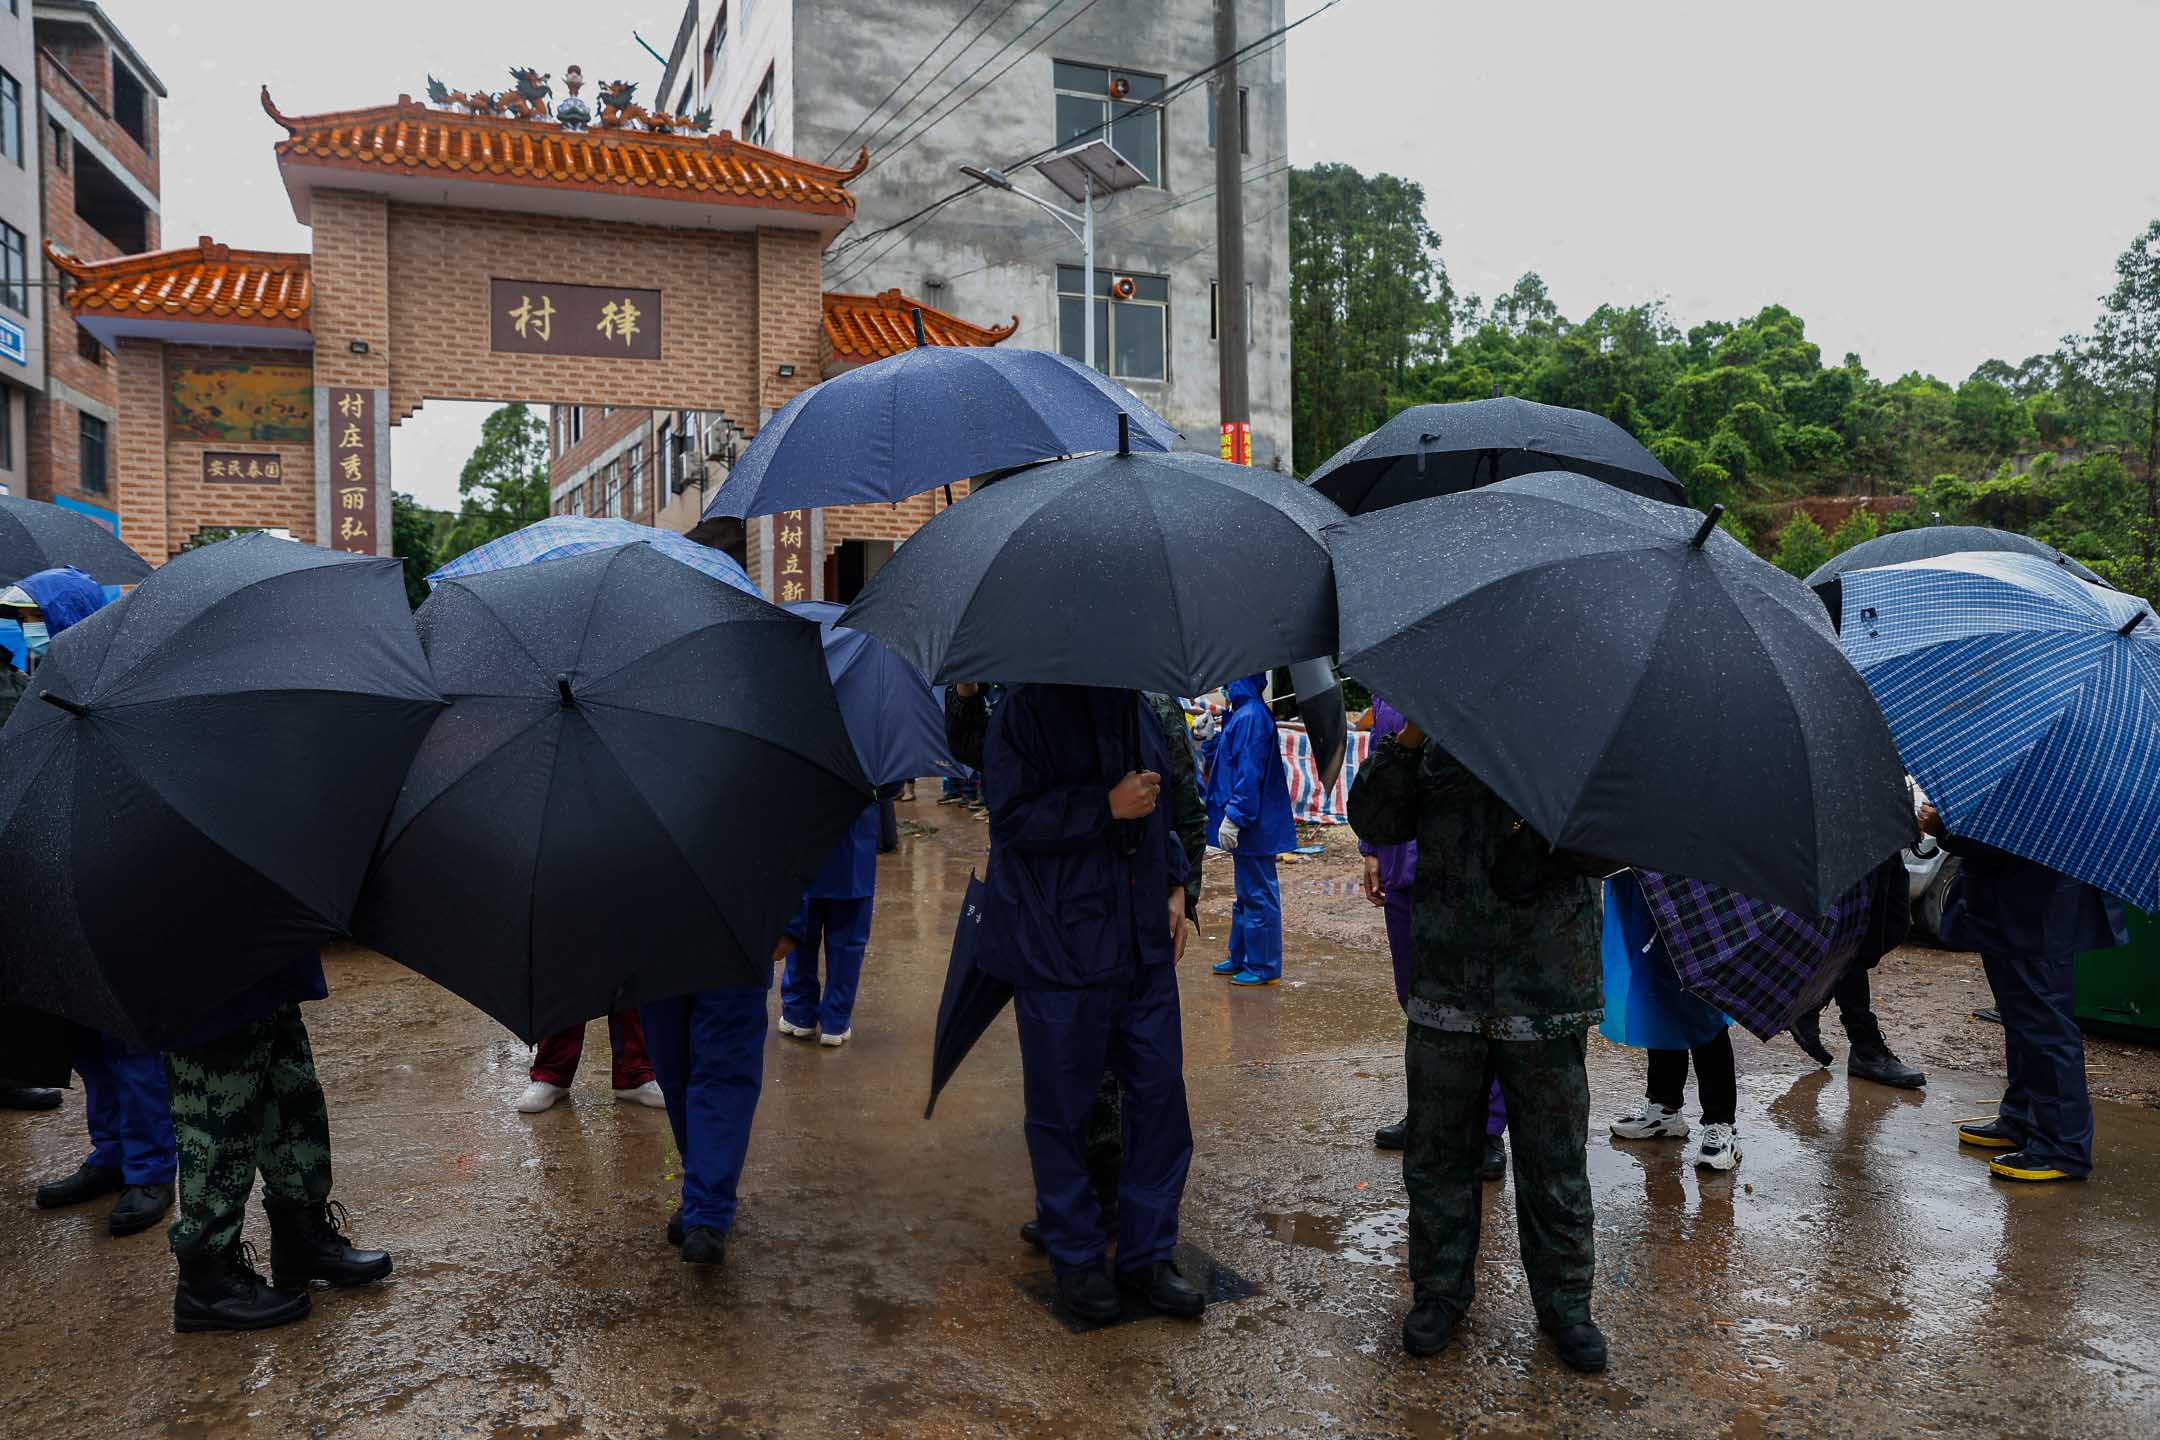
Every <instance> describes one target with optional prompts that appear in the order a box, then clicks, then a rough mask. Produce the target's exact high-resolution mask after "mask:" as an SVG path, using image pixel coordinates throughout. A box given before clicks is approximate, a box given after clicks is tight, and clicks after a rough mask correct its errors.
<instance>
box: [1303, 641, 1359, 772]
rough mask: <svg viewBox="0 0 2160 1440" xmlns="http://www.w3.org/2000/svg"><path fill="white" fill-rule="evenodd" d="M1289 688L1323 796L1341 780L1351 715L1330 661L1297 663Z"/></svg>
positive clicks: (1340, 683) (1348, 746) (1347, 752)
mask: <svg viewBox="0 0 2160 1440" xmlns="http://www.w3.org/2000/svg"><path fill="white" fill-rule="evenodd" d="M1290 687H1291V689H1292V691H1294V692H1295V693H1296V695H1297V712H1298V719H1299V720H1301V721H1303V722H1304V725H1305V738H1306V740H1307V741H1308V742H1310V743H1311V745H1312V754H1313V768H1314V770H1315V771H1316V772H1317V773H1318V775H1319V779H1320V793H1321V794H1323V795H1325V794H1326V793H1327V792H1328V791H1330V790H1332V789H1334V788H1335V782H1336V781H1337V780H1338V779H1340V778H1342V767H1343V760H1344V758H1345V757H1346V756H1347V755H1348V754H1349V751H1350V712H1349V708H1348V707H1347V706H1346V705H1345V703H1344V701H1343V688H1342V681H1341V680H1339V679H1337V678H1336V676H1335V666H1334V665H1333V663H1331V662H1330V661H1327V660H1300V661H1298V662H1297V663H1296V664H1295V665H1292V666H1291V667H1290Z"/></svg>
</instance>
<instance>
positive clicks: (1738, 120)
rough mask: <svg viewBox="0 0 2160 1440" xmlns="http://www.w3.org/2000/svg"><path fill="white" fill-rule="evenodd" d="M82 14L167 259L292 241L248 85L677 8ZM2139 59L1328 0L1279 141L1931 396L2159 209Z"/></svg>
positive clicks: (2062, 34) (1956, 15)
mask: <svg viewBox="0 0 2160 1440" xmlns="http://www.w3.org/2000/svg"><path fill="white" fill-rule="evenodd" d="M102 3H103V4H104V5H105V8H106V10H107V12H108V13H110V14H111V15H112V17H113V19H114V21H115V22H116V23H117V24H118V25H119V26H120V27H121V28H122V30H124V31H125V32H126V33H127V34H128V36H129V37H130V38H131V39H132V40H133V41H134V43H135V45H136V48H137V49H138V50H139V51H140V52H141V53H142V55H143V57H144V58H145V59H146V60H147V61H148V62H149V64H150V65H151V67H152V68H153V69H155V70H156V71H157V72H158V74H159V76H160V77H161V78H162V79H163V80H164V81H165V84H166V87H167V89H168V90H170V91H171V92H172V93H171V96H170V98H169V99H167V100H166V101H165V102H164V107H163V111H162V116H163V121H164V185H163V198H164V234H165V238H166V243H167V244H184V243H187V242H189V241H191V240H192V239H193V238H194V237H195V236H196V235H198V234H202V233H205V232H207V233H211V234H214V235H215V236H216V237H217V238H218V239H220V240H223V241H225V242H227V243H228V244H233V245H243V246H254V247H261V248H273V249H275V248H287V247H289V248H292V249H305V248H307V244H308V237H307V232H306V230H305V229H304V228H303V227H301V226H300V225H299V224H298V223H297V222H296V221H294V219H293V218H292V207H291V205H290V204H289V203H288V201H287V199H286V196H285V192H284V188H283V186H282V185H281V184H280V183H279V181H278V175H277V166H276V164H275V162H274V161H273V160H272V158H271V154H270V147H271V145H272V144H273V143H274V142H275V141H276V140H277V138H278V136H279V133H280V132H279V131H278V130H277V127H276V126H274V125H273V124H271V122H270V121H269V119H268V118H267V117H266V116H264V114H263V113H262V110H261V108H260V107H259V105H258V104H257V102H256V89H257V87H258V86H259V85H260V84H262V83H263V82H265V81H267V82H268V83H269V85H270V89H271V93H272V94H273V96H275V97H276V99H277V101H278V103H279V105H280V107H281V108H283V109H284V110H286V111H287V112H288V113H296V114H297V113H313V112H319V111H323V110H335V109H342V108H346V107H350V106H359V105H373V104H381V103H384V102H386V101H389V100H391V99H394V98H395V97H396V96H397V94H398V93H399V92H400V91H405V92H408V93H410V94H414V95H420V94H423V93H424V92H425V86H426V77H427V75H428V73H429V72H430V71H432V72H433V73H435V74H436V75H439V76H440V77H441V78H442V79H443V80H445V81H446V82H448V83H450V84H451V85H453V86H455V87H457V88H463V89H470V88H473V87H474V86H476V85H486V86H488V87H490V88H501V87H502V86H504V85H506V84H507V83H508V81H507V76H506V74H505V72H506V70H507V69H508V67H509V66H511V65H512V64H532V65H538V66H539V67H540V68H542V69H544V70H548V71H551V72H553V73H557V74H560V73H561V72H562V71H563V69H565V68H566V67H567V66H568V65H569V64H570V63H572V62H573V61H575V62H577V63H580V64H582V65H583V66H584V68H585V73H586V74H587V75H589V76H595V77H609V76H614V75H621V76H624V77H626V78H630V79H634V80H637V81H639V82H640V85H641V87H642V88H644V89H645V90H647V91H648V92H649V91H650V89H651V87H652V86H653V84H654V83H655V82H656V81H657V79H658V75H659V66H658V64H657V63H656V62H654V61H653V60H652V59H651V58H650V57H649V56H647V55H646V54H645V53H644V52H643V51H642V50H640V49H639V48H638V47H637V45H636V44H635V43H634V42H633V41H632V39H631V37H630V33H629V32H630V29H631V27H633V26H634V27H636V28H638V29H639V30H640V31H641V33H643V34H644V36H645V38H646V39H647V40H649V41H650V42H651V43H652V44H653V45H654V46H656V47H657V48H659V49H661V50H663V51H664V50H666V48H667V47H668V44H669V42H670V41H671V40H672V39H673V36H674V25H675V22H676V20H677V19H678V18H679V17H680V15H681V13H682V12H681V7H680V5H679V4H678V3H675V0H630V3H628V4H612V5H594V4H589V3H571V0H372V3H371V4H370V5H369V6H367V7H366V9H367V16H366V20H365V22H364V23H348V21H349V16H348V15H347V12H346V11H345V10H344V9H341V8H338V7H333V6H329V5H325V4H318V3H308V4H301V5H295V4H293V3H291V0H217V3H216V4H215V5H212V6H208V7H204V6H180V5H175V4H173V3H172V0H102ZM878 3H903V0H878ZM1022 3H1023V4H1026V5H1028V6H1030V7H1035V6H1039V5H1043V4H1048V3H1050V0H1022ZM1316 3H1318V0H1290V13H1291V14H1292V15H1293V16H1295V15H1299V14H1303V13H1305V12H1306V11H1307V10H1309V9H1311V8H1312V7H1313V5H1314V4H1316ZM2156 45H2160V8H2156V6H2155V5H2153V4H2150V3H2133V0H2075V3H2055V4H2046V5H2038V4H2031V3H2009V0H2001V3H1996V0H1872V3H1848V0H1814V3H1812V4H1809V5H1805V6H1790V5H1786V6H1772V5H1768V4H1759V3H1758V4H1744V5H1735V4H1731V3H1729V0H1727V3H1722V4H1707V3H1705V4H1696V3H1682V0H1635V3H1628V4H1613V3H1611V0H1507V3H1503V4H1491V3H1486V4H1467V3H1452V0H1343V3H1342V4H1341V5H1340V6H1338V7H1337V8H1336V9H1335V10H1333V11H1331V12H1330V13H1328V14H1326V15H1323V16H1321V17H1320V18H1319V19H1317V20H1314V21H1313V22H1312V23H1311V24H1309V25H1307V26H1305V27H1304V28H1303V29H1301V30H1299V31H1298V32H1297V33H1296V35H1295V36H1293V37H1292V40H1291V46H1290V117H1291V118H1290V153H1291V158H1292V159H1293V160H1295V161H1296V162H1297V163H1299V164H1308V165H1309V164H1312V163H1314V162H1316V161H1321V160H1340V161H1345V162H1347V163H1349V164H1352V165H1356V166H1357V167H1359V168H1360V169H1363V170H1367V171H1374V170H1389V171H1393V172H1395V173H1396V174H1399V175H1403V176H1406V177H1409V178H1411V179H1414V180H1417V181H1419V182H1420V183H1421V184H1423V185H1424V187H1425V195H1426V201H1427V213H1428V216H1429V218H1430V219H1431V221H1432V224H1433V226H1434V228H1435V229H1437V230H1438V231H1439V232H1440V234H1441V237H1442V253H1443V255H1444V257H1445V258H1446V261H1447V265H1448V269H1449V271H1450V273H1451V274H1452V276H1453V278H1454V282H1455V285H1456V287H1457V288H1458V289H1461V290H1474V291H1478V292H1480V293H1484V294H1491V293H1494V292H1496V291H1498V290H1501V289H1504V288H1506V287H1507V286H1508V285H1509V284H1511V283H1513V281H1514V279H1515V277H1516V276H1518V275H1520V274H1521V273H1522V272H1523V271H1524V270H1528V269H1535V270H1537V271H1539V272H1540V273H1541V274H1543V275H1544V277H1545V279H1546V282H1547V283H1548V285H1549V286H1550V287H1551V289H1552V294H1553V298H1554V299H1555V300H1556V301H1557V302H1558V303H1559V305H1560V307H1561V309H1562V310H1563V311H1565V312H1566V313H1567V314H1569V315H1570V316H1575V317H1580V316H1581V315H1582V314H1584V313H1585V312H1587V311H1588V310H1590V309H1591V308H1592V307H1593V306H1595V305H1597V304H1598V303H1600V302H1601V301H1607V300H1610V301H1616V302H1623V303H1628V302H1634V301H1638V300H1650V299H1662V300H1664V301H1665V302H1666V303H1667V305H1668V306H1669V307H1670V309H1671V311H1672V314H1673V316H1674V318H1675V319H1676V320H1678V321H1679V322H1680V323H1682V324H1683V325H1686V324H1693V323H1696V322H1698V321H1702V320H1707V319H1732V318H1736V317H1739V316H1743V315H1747V314H1752V313H1753V312H1754V311H1755V310H1757V309H1759V308H1760V307H1761V306H1763V305H1765V304H1768V303H1771V302H1773V301H1777V302H1782V303H1784V304H1786V305H1788V306H1790V307H1791V308H1793V309H1794V310H1795V311H1797V312H1798V313H1799V314H1800V315H1801V316H1803V317H1804V318H1805V319H1806V321H1807V324H1808V333H1809V334H1810V335H1811V336H1812V337H1813V338H1814V339H1815V340H1816V341H1817V343H1819V344H1820V345H1821V346H1822V348H1823V352H1824V354H1825V356H1826V357H1827V358H1829V359H1831V360H1833V361H1834V360H1836V358H1837V357H1839V356H1841V355H1843V354H1844V353H1845V352H1846V351H1848V350H1857V351H1858V352H1860V355H1861V357H1862V358H1863V359H1864V360H1865V361H1866V362H1867V364H1868V366H1869V368H1871V369H1872V370H1874V371H1875V372H1876V373H1877V374H1880V375H1885V376H1890V375H1896V374H1899V373H1902V372H1903V371H1906V370H1912V369H1918V370H1925V371H1929V372H1932V373H1934V374H1937V375H1941V376H1943V377H1944V378H1946V379H1950V380H1953V381H1954V380H1958V379H1962V378H1963V377H1964V376H1965V375H1966V374H1968V373H1970V372H1971V370H1972V368H1973V366H1975V365H1976V364H1978V363H1979V362H1980V361H1982V360H1984V359H1987V358H1988V357H1990V356H2001V357H2003V358H2006V359H2010V360H2018V359H2022V358H2023V357H2024V356H2026V355H2028V354H2031V353H2033V352H2035V351H2040V350H2046V349H2049V348H2052V347H2053V345H2054V344H2055V342H2056V341H2057V340H2058V339H2059V338H2060V336H2061V335H2062V334H2063V333H2064V332H2065V331H2069V330H2075V329H2082V328H2084V327H2086V326H2088V325H2089V324H2090V323H2091V320H2092V316H2093V312H2094V309H2095V303H2094V302H2095V297H2096V296H2098V295H2099V293H2100V292H2101V291H2102V290H2104V289H2105V288H2107V286H2108V285H2109V283H2110V282H2111V280H2112V275H2113V268H2112V267H2113V264H2114V259H2115V256H2116V254H2117V253H2118V252H2120V251H2121V250H2122V249H2123V248H2124V246H2125V245H2127V244H2128V243H2129V241H2130V240H2131V239H2132V237H2133V236H2135V235H2136V234H2137V233H2138V232H2139V231H2140V230H2141V229H2142V228H2143V226H2144V225H2145V224H2146V222H2147V221H2149V220H2151V219H2153V218H2154V217H2156V216H2160V167H2156V166H2155V165H2154V164H2153V163H2152V153H2153V138H2154V135H2153V126H2152V123H2151V120H2150V118H2149V116H2148V115H2147V114H2146V113H2145V112H2146V109H2147V100H2146V96H2147V94H2148V92H2149V90H2150V77H2149V76H2148V75H2147V74H2146V73H2145V68H2146V67H2147V66H2148V65H2149V62H2150V57H2151V56H2152V55H2153V54H2154V53H2155V48H2156ZM1144 58H1145V57H1135V60H1136V62H1137V61H1138V60H1140V59H1144ZM485 408H486V407H482V406H472V405H454V404H445V403H441V402H438V403H437V404H434V405H430V406H428V407H427V408H426V409H425V410H423V411H422V412H421V413H420V415H418V416H416V417H414V418H413V419H411V420H408V421H406V422H405V423H404V424H403V425H401V426H399V427H398V428H397V429H396V430H395V431H393V436H394V452H393V462H392V463H393V466H394V474H395V476H396V484H397V487H398V488H399V489H401V490H409V491H412V492H413V493H415V494H418V495H419V496H420V497H421V498H422V499H423V500H424V501H425V502H426V503H428V504H432V505H443V506H451V505H454V504H455V503H456V498H457V473H458V470H459V468H460V466H461V465H462V464H463V463H464V458H465V455H466V453H467V452H468V451H469V450H470V449H471V446H472V443H473V440H474V438H475V437H476V435H477V433H478V429H479V416H480V414H482V413H484V411H485Z"/></svg>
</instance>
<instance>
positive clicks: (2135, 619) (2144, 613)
mask: <svg viewBox="0 0 2160 1440" xmlns="http://www.w3.org/2000/svg"><path fill="white" fill-rule="evenodd" d="M2151 618H2152V612H2151V611H2150V610H2140V611H2138V613H2137V614H2135V615H2133V616H2131V617H2130V623H2129V624H2127V625H2125V626H2123V627H2122V629H2120V630H2118V631H2116V632H2115V633H2116V634H2118V635H2128V634H2129V633H2130V632H2131V631H2132V630H2135V629H2137V627H2138V626H2140V625H2142V624H2144V623H2145V622H2146V621H2147V620H2150V619H2151ZM45 698H46V699H48V700H52V696H51V695H50V694H48V695H46V697H45ZM53 703H54V704H55V705H57V704H59V703H60V702H59V701H57V700H53Z"/></svg>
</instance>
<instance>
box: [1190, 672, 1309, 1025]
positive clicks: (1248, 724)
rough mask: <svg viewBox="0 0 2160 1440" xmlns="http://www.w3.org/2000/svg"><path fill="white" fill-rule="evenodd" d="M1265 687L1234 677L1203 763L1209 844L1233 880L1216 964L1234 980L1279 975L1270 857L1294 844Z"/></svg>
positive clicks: (1259, 680) (1273, 979)
mask: <svg viewBox="0 0 2160 1440" xmlns="http://www.w3.org/2000/svg"><path fill="white" fill-rule="evenodd" d="M1266 687H1267V679H1266V677H1265V676H1261V675H1249V676H1247V677H1246V678H1245V679H1243V680H1237V681H1233V682H1232V683H1231V685H1230V716H1229V718H1228V719H1227V720H1225V721H1224V722H1223V728H1222V734H1221V735H1219V736H1218V737H1216V740H1215V743H1214V752H1213V758H1212V759H1211V760H1210V762H1209V765H1208V786H1207V808H1208V843H1209V844H1211V845H1216V846H1219V847H1220V848H1222V849H1224V850H1226V851H1228V852H1229V853H1230V860H1231V867H1232V870H1233V872H1234V874H1235V876H1236V880H1237V899H1236V901H1235V902H1234V903H1233V904H1232V906H1231V909H1230V955H1229V958H1228V959H1226V960H1223V961H1220V962H1219V963H1217V964H1216V966H1215V967H1214V968H1215V973H1216V974H1217V975H1227V976H1229V977H1230V983H1231V984H1233V985H1245V986H1257V985H1273V984H1275V983H1277V982H1278V981H1280V980H1281V979H1282V887H1281V885H1280V884H1279V883H1278V882H1277V880H1276V878H1275V857H1276V856H1278V855H1280V854H1282V853H1283V852H1284V851H1287V850H1295V849H1297V826H1296V824H1295V823H1294V822H1293V821H1292V820H1291V817H1290V782H1289V780H1288V779H1286V778H1285V777H1284V775H1283V764H1282V750H1281V742H1280V741H1279V740H1278V739H1277V738H1276V731H1275V717H1274V716H1272V715H1270V714H1269V713H1268V707H1267V699H1266Z"/></svg>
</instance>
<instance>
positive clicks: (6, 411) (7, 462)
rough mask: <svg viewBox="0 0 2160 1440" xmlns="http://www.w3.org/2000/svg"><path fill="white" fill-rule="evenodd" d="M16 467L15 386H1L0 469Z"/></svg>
mask: <svg viewBox="0 0 2160 1440" xmlns="http://www.w3.org/2000/svg"><path fill="white" fill-rule="evenodd" d="M14 468H15V387H14V386H12V385H5V386H0V470H13V469H14Z"/></svg>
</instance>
